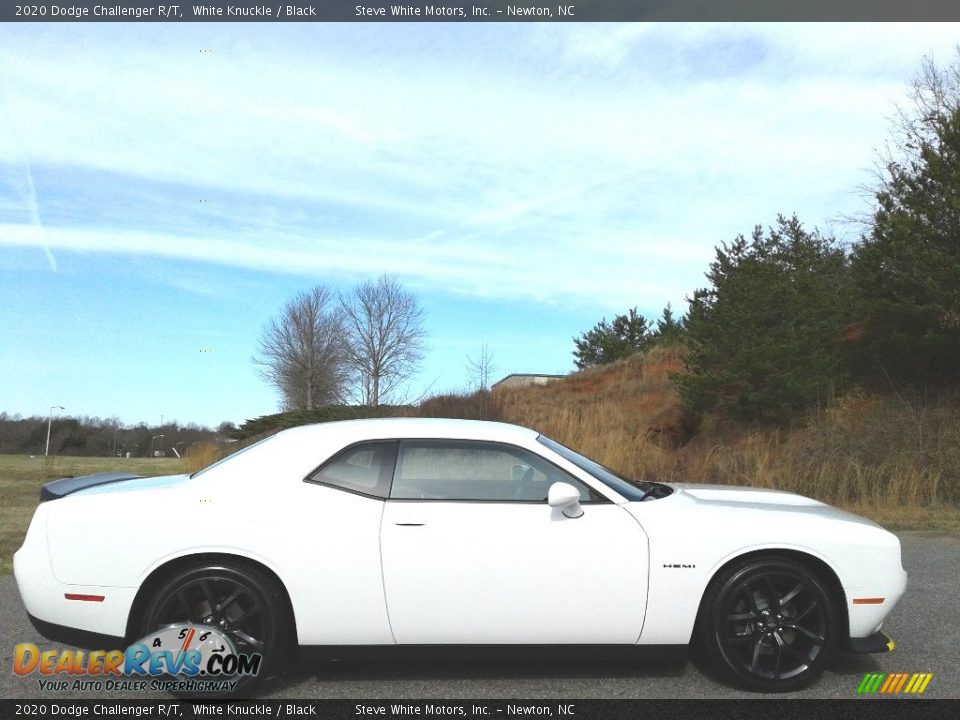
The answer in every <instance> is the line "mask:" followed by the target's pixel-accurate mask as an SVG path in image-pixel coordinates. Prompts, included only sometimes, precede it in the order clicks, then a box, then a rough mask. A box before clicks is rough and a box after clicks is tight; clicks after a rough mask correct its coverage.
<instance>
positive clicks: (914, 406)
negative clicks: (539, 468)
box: [496, 348, 960, 532]
mask: <svg viewBox="0 0 960 720" xmlns="http://www.w3.org/2000/svg"><path fill="white" fill-rule="evenodd" d="M682 369H683V355H682V350H681V349H679V348H665V349H655V350H654V351H653V352H651V353H650V354H649V355H648V356H647V357H646V358H643V357H641V356H635V357H633V358H630V359H629V360H627V361H623V362H620V363H617V364H615V365H613V366H611V367H609V368H599V369H594V370H591V371H587V372H582V373H577V374H575V375H573V376H571V377H570V378H569V379H565V380H561V381H558V382H555V383H551V384H550V385H548V386H546V387H528V388H519V389H512V390H503V391H500V392H498V393H497V395H496V400H497V407H498V411H499V416H500V418H501V419H503V420H505V421H507V422H515V423H518V424H521V425H526V426H528V427H533V428H536V429H537V430H539V431H541V432H543V433H544V434H546V435H548V436H550V437H553V438H555V439H556V440H558V441H560V442H562V443H564V444H567V445H570V446H571V447H573V448H575V449H577V450H579V451H580V452H583V453H584V454H586V455H589V456H591V457H594V458H596V459H597V460H599V461H600V462H602V463H604V464H605V465H608V466H609V467H611V468H613V469H615V470H618V471H619V472H621V473H623V474H625V475H627V476H631V477H645V478H648V479H652V480H665V481H675V482H698V483H717V484H729V485H749V486H753V487H764V488H776V489H780V490H788V491H791V492H796V493H800V494H802V495H807V496H810V497H814V498H816V499H818V500H822V501H824V502H827V503H830V504H833V505H838V506H841V507H844V508H847V509H850V510H852V511H853V512H858V513H859V514H863V515H867V516H868V517H872V518H875V519H877V520H879V521H881V522H883V523H885V524H887V525H889V526H890V527H897V528H919V529H923V528H935V529H939V530H946V531H950V532H958V531H960V507H958V504H960V442H958V441H960V437H958V433H960V404H958V403H956V402H949V401H941V402H939V403H929V404H928V403H924V402H921V401H910V400H909V399H905V398H903V397H902V396H895V397H869V396H864V395H851V396H848V397H846V398H845V399H843V400H842V401H841V402H839V403H838V404H837V405H836V406H835V407H832V408H830V409H828V410H822V411H820V412H817V413H813V414H811V416H810V417H809V418H808V419H807V422H806V423H804V424H803V425H802V426H800V427H797V428H794V429H792V430H786V431H785V430H756V429H753V430H746V429H744V428H738V427H735V426H729V425H724V424H723V423H720V422H719V421H717V420H715V419H714V420H712V421H709V420H708V421H707V422H705V423H704V424H703V426H702V427H701V428H700V431H699V432H698V433H697V434H696V435H694V436H692V437H690V438H689V440H688V436H689V435H690V431H689V428H687V427H685V424H684V413H683V409H682V405H681V402H680V399H679V397H678V395H677V393H676V390H675V388H674V386H673V383H672V382H671V381H670V374H672V373H676V372H681V371H682Z"/></svg>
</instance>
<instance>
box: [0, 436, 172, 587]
mask: <svg viewBox="0 0 960 720" xmlns="http://www.w3.org/2000/svg"><path fill="white" fill-rule="evenodd" d="M182 467H183V466H182V465H181V461H180V460H177V459H175V458H109V457H107V458H103V457H55V458H50V459H49V461H47V462H45V461H44V459H43V458H42V457H36V458H33V457H30V456H28V455H0V574H6V573H9V572H11V571H12V570H13V564H12V561H13V553H14V552H15V551H16V550H17V548H19V547H20V544H21V543H22V542H23V536H24V534H25V533H26V532H27V526H28V525H29V524H30V518H32V517H33V511H34V509H35V508H36V506H37V501H38V500H39V495H40V486H41V485H43V483H45V482H47V481H48V480H53V479H56V478H62V477H68V476H79V475H90V474H92V473H97V472H105V471H110V470H123V471H129V472H130V473H133V474H136V475H168V474H171V473H179V472H184V470H183V469H182Z"/></svg>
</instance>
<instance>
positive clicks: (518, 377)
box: [490, 373, 566, 390]
mask: <svg viewBox="0 0 960 720" xmlns="http://www.w3.org/2000/svg"><path fill="white" fill-rule="evenodd" d="M565 377H566V375H541V374H538V373H513V374H511V375H507V376H506V377H505V378H503V379H502V380H498V381H497V382H495V383H494V384H493V386H492V387H491V388H490V389H491V390H497V389H498V388H511V387H525V386H527V385H546V384H547V383H550V382H553V381H554V380H562V379H563V378H565Z"/></svg>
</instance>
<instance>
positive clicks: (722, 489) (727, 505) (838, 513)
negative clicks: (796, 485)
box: [667, 483, 880, 527]
mask: <svg viewBox="0 0 960 720" xmlns="http://www.w3.org/2000/svg"><path fill="white" fill-rule="evenodd" d="M667 484H668V485H670V487H672V488H673V489H674V493H675V494H677V495H679V496H681V497H684V498H686V499H688V500H690V501H693V502H694V503H695V504H696V505H697V506H698V507H700V508H703V509H709V508H715V509H717V510H731V509H734V508H736V509H742V510H760V511H764V512H784V513H791V514H794V515H803V516H816V517H820V518H824V519H831V520H843V521H846V522H856V523H859V524H862V525H868V526H870V527H880V526H879V525H877V524H876V523H875V522H873V521H872V520H868V519H866V518H863V517H860V516H859V515H854V514H853V513H848V512H845V511H844V510H839V509H837V508H835V507H833V506H831V505H827V504H826V503H822V502H820V501H819V500H814V499H813V498H808V497H804V496H803V495H797V494H796V493H791V492H786V491H784V490H772V489H767V488H751V487H738V486H735V485H699V484H694V483H690V484H688V483H667Z"/></svg>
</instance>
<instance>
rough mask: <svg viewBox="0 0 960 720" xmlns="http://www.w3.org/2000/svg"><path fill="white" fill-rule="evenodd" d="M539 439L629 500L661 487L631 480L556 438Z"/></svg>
mask: <svg viewBox="0 0 960 720" xmlns="http://www.w3.org/2000/svg"><path fill="white" fill-rule="evenodd" d="M537 441H538V442H540V444H542V445H546V446H547V447H548V448H550V449H551V450H553V451H554V452H555V453H556V454H557V455H559V456H560V457H562V458H564V459H565V460H569V461H570V462H572V463H573V464H574V465H576V466H577V467H578V468H580V469H581V470H583V471H584V472H588V473H590V474H591V475H592V476H593V477H595V478H596V479H597V480H599V481H600V482H602V483H603V484H604V485H606V486H607V487H609V488H610V489H611V490H616V491H617V492H618V493H620V494H621V495H623V497H625V498H626V499H627V500H643V499H645V498H646V497H647V496H648V495H649V494H650V492H651V491H652V490H655V489H656V488H658V487H659V485H658V484H656V483H652V482H649V481H647V480H631V479H629V478H625V477H623V476H622V475H619V474H617V473H615V472H614V471H613V470H611V469H610V468H608V467H606V466H604V465H601V464H600V463H598V462H597V461H596V460H591V459H590V458H588V457H587V456H586V455H581V454H580V453H578V452H576V451H574V450H571V449H570V448H568V447H567V446H566V445H561V444H560V443H558V442H557V441H556V440H551V439H550V438H548V437H545V436H543V435H540V436H538V437H537Z"/></svg>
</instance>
